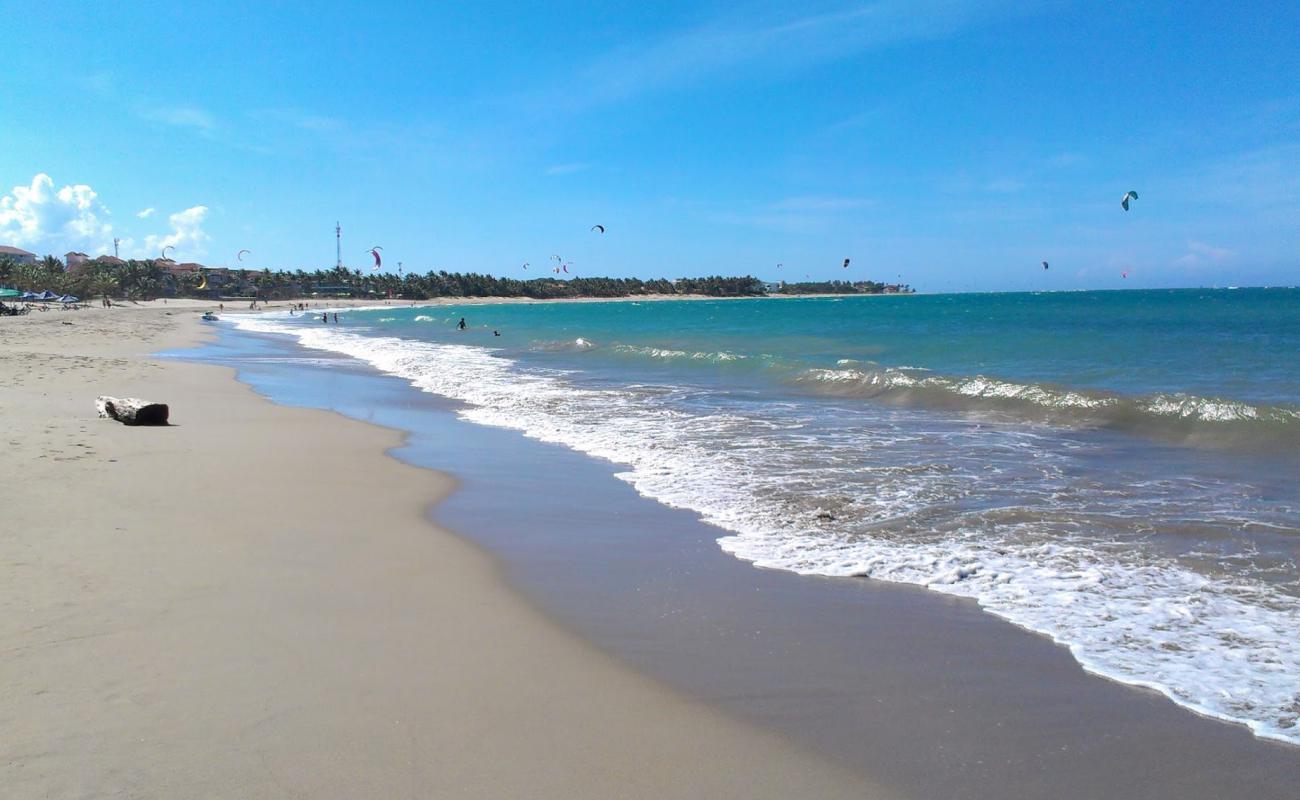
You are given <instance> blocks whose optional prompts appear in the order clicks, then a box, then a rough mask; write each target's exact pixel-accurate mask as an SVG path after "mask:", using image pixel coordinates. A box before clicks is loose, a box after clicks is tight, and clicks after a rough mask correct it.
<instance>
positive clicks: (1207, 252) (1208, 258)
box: [1174, 241, 1237, 267]
mask: <svg viewBox="0 0 1300 800" xmlns="http://www.w3.org/2000/svg"><path fill="white" fill-rule="evenodd" d="M1235 255H1237V254H1236V253H1235V252H1233V251H1232V250H1229V249H1228V248H1226V247H1215V246H1214V245H1212V244H1206V243H1205V242H1197V241H1191V242H1188V243H1187V252H1186V253H1184V254H1183V255H1181V256H1179V257H1178V258H1176V259H1174V263H1175V264H1178V265H1179V266H1182V267H1201V266H1208V265H1210V264H1221V263H1223V262H1224V261H1227V260H1229V259H1231V258H1232V257H1233V256H1235Z"/></svg>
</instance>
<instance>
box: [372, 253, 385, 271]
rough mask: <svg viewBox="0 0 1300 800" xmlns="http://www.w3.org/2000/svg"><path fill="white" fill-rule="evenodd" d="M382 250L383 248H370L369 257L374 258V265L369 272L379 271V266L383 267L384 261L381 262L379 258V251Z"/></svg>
mask: <svg viewBox="0 0 1300 800" xmlns="http://www.w3.org/2000/svg"><path fill="white" fill-rule="evenodd" d="M383 249H384V248H382V247H372V248H370V255H372V256H374V257H375V265H374V266H373V267H371V268H370V270H371V272H373V271H375V270H377V269H379V268H380V267H381V266H383V265H384V260H383V259H382V258H380V257H379V251H380V250H383Z"/></svg>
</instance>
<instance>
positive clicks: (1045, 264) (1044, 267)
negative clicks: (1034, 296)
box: [899, 261, 1047, 278]
mask: <svg viewBox="0 0 1300 800" xmlns="http://www.w3.org/2000/svg"><path fill="white" fill-rule="evenodd" d="M1043 269H1047V262H1046V261H1044V262H1043ZM899 277H900V278H901V277H903V276H902V275H900V276H899Z"/></svg>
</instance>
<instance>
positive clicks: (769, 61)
mask: <svg viewBox="0 0 1300 800" xmlns="http://www.w3.org/2000/svg"><path fill="white" fill-rule="evenodd" d="M1014 9H1015V6H1014V4H1010V3H1005V2H1003V0H992V1H986V2H978V1H977V0H875V1H874V2H868V3H858V4H854V5H850V6H848V7H842V8H839V9H837V10H833V11H830V12H821V13H817V12H814V13H806V12H805V13H802V14H789V13H786V14H781V13H762V12H757V13H754V12H750V13H746V14H733V15H730V16H727V17H724V18H720V19H716V20H714V21H712V22H710V23H706V24H703V25H700V26H697V27H694V28H689V29H685V30H679V31H676V32H674V33H672V34H669V35H667V36H665V37H663V38H660V39H658V40H655V41H651V42H638V43H630V44H627V45H624V46H622V47H620V48H618V49H616V50H614V51H612V52H610V53H608V54H607V55H605V56H604V57H602V58H599V59H597V60H596V61H594V62H591V63H589V64H586V65H585V66H583V67H581V68H579V70H578V73H577V78H578V79H577V80H573V79H572V77H573V76H570V78H569V79H566V80H565V81H564V85H563V86H561V87H554V88H552V90H550V91H548V92H546V93H544V94H543V96H542V97H541V98H540V99H541V100H542V102H543V104H546V105H557V104H558V105H561V106H567V107H575V106H576V107H581V106H589V105H595V104H600V103H607V102H614V101H618V100H623V99H626V98H629V97H632V96H634V95H638V94H641V93H643V92H647V91H653V90H658V89H666V88H679V87H683V86H697V85H699V84H700V82H701V81H704V80H708V79H710V78H724V79H725V78H726V77H728V76H730V75H734V74H735V73H738V72H741V71H745V70H753V69H758V70H762V71H765V72H770V73H780V72H785V71H789V70H792V69H801V68H806V67H809V66H813V65H816V64H821V63H826V62H828V61H833V60H836V59H839V58H844V57H847V56H851V55H853V54H856V53H860V52H864V51H868V50H873V49H880V48H884V47H888V46H890V45H893V44H897V43H900V42H908V41H916V40H924V39H934V38H940V37H943V36H946V35H949V34H951V33H953V32H954V31H957V30H959V29H961V28H963V27H966V26H969V25H972V24H975V23H977V22H979V21H980V20H982V19H985V18H988V17H991V16H996V15H999V14H1002V13H1005V12H1007V11H1014ZM575 86H577V87H581V88H580V89H579V90H578V91H575V88H574V87H575Z"/></svg>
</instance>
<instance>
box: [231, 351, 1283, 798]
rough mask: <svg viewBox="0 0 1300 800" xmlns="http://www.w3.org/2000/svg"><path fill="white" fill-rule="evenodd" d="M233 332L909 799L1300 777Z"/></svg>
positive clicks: (979, 635)
mask: <svg viewBox="0 0 1300 800" xmlns="http://www.w3.org/2000/svg"><path fill="white" fill-rule="evenodd" d="M222 338H223V341H225V343H226V344H227V345H229V347H228V348H227V349H226V352H225V355H224V356H222V357H218V358H216V359H215V360H217V361H218V362H221V361H223V359H228V360H226V361H225V363H236V364H242V365H243V367H242V368H241V373H242V374H241V380H244V381H246V382H249V383H251V384H252V385H254V386H257V387H259V392H261V393H263V394H265V395H267V396H269V397H272V398H274V399H275V400H276V402H280V403H285V404H288V405H305V406H308V407H316V408H330V409H333V410H335V411H339V412H340V413H344V414H346V415H348V416H351V417H353V418H355V419H367V420H376V421H380V422H382V423H383V424H386V425H389V426H392V427H396V428H399V429H403V430H407V431H410V436H411V442H410V443H409V444H408V446H407V447H404V448H402V450H401V451H400V452H398V453H395V454H394V455H396V456H397V457H398V458H401V459H402V460H404V461H407V462H409V463H415V464H420V465H423V466H426V467H435V468H436V467H438V466H441V465H444V464H455V465H456V474H457V477H458V479H460V480H461V481H462V486H461V489H460V490H459V491H457V492H456V493H455V494H454V495H453V496H452V497H450V498H449V499H448V500H447V502H446V503H444V504H442V505H440V506H438V508H437V510H436V514H435V518H436V520H437V521H445V522H446V523H448V524H449V525H450V527H451V528H453V529H454V530H458V531H462V532H464V535H466V536H468V537H470V538H471V539H472V540H473V541H476V542H479V543H480V544H482V545H483V546H485V547H487V548H488V549H489V550H490V551H492V552H494V553H496V554H497V555H498V557H499V558H500V560H501V562H502V563H503V565H504V566H506V567H507V568H508V577H509V581H510V583H511V584H512V585H514V586H516V587H519V588H520V589H521V590H523V591H524V593H525V594H526V596H528V597H529V598H530V600H531V601H532V602H534V603H535V604H537V605H538V606H540V607H541V608H543V609H544V610H546V612H547V613H548V614H549V615H550V616H551V617H552V618H554V619H557V620H559V621H561V622H562V623H564V624H565V625H566V627H568V628H569V629H571V630H574V631H577V632H578V633H579V634H580V635H581V636H582V637H583V638H584V639H586V640H589V641H593V642H595V643H597V644H598V645H599V646H601V648H602V649H604V650H605V651H607V652H610V653H613V654H615V655H616V656H618V657H619V658H620V659H621V660H622V661H624V662H625V663H630V664H632V665H634V666H635V667H636V668H637V669H639V670H641V671H643V672H646V673H648V674H651V675H653V676H656V677H657V678H660V679H661V680H664V681H666V682H667V683H669V684H670V685H673V686H676V687H678V688H680V689H682V690H684V691H685V692H686V693H687V694H688V695H690V696H693V697H699V698H702V699H703V700H704V701H705V702H706V703H708V704H710V705H714V706H719V707H722V708H724V709H725V710H727V711H729V712H732V713H735V714H737V715H740V716H743V717H747V718H750V719H753V720H756V721H757V722H759V724H761V725H763V727H765V728H770V729H775V730H778V731H780V732H783V733H785V734H787V735H789V736H791V737H792V738H796V739H798V740H800V741H803V742H807V743H809V744H810V745H811V746H812V747H813V748H814V749H815V750H816V751H818V752H822V753H826V754H828V755H832V756H834V757H836V758H838V759H840V760H841V761H842V762H843V763H846V764H848V765H850V766H851V768H856V769H865V770H866V771H867V773H868V774H871V775H874V776H878V777H883V778H885V779H886V781H887V782H888V783H889V784H890V785H892V786H896V787H898V788H900V789H901V790H902V791H904V792H905V793H906V794H908V795H909V796H920V797H925V796H951V795H954V794H961V796H965V797H971V798H983V797H989V798H992V797H1005V796H1037V795H1039V794H1042V793H1044V792H1046V791H1048V787H1049V786H1051V785H1052V783H1053V782H1060V783H1062V784H1064V785H1067V786H1069V787H1071V789H1070V790H1069V791H1066V790H1064V789H1061V788H1058V789H1057V790H1056V794H1057V795H1058V796H1061V797H1091V796H1099V795H1108V796H1124V795H1125V794H1126V793H1135V794H1141V795H1142V796H1148V797H1181V798H1185V799H1190V798H1207V800H1208V798H1212V797H1221V796H1225V795H1224V794H1223V793H1224V792H1225V791H1228V787H1231V786H1236V787H1238V788H1239V789H1244V787H1249V788H1250V791H1251V792H1252V793H1253V794H1254V796H1257V797H1279V798H1281V797H1286V796H1289V795H1288V794H1286V792H1285V791H1283V790H1281V789H1280V787H1284V786H1287V785H1289V784H1288V783H1287V781H1288V777H1287V776H1295V775H1300V753H1297V752H1295V751H1294V748H1291V747H1289V746H1288V745H1285V744H1282V743H1277V742H1270V741H1267V740H1261V739H1258V738H1256V737H1255V736H1254V735H1252V733H1251V732H1250V731H1248V730H1247V729H1246V728H1245V727H1244V726H1240V725H1230V724H1224V723H1222V722H1219V721H1217V720H1211V719H1207V718H1204V717H1201V716H1199V715H1197V714H1195V713H1194V712H1192V711H1190V710H1188V709H1186V708H1182V707H1179V706H1176V705H1174V704H1173V703H1171V702H1170V701H1169V700H1168V699H1167V698H1165V697H1164V696H1162V695H1160V694H1158V693H1156V692H1154V691H1148V690H1143V689H1135V688H1133V687H1131V686H1125V685H1122V684H1119V683H1116V682H1114V681H1112V680H1109V679H1106V678H1103V677H1100V676H1097V675H1095V674H1089V673H1086V672H1085V671H1084V669H1083V668H1082V666H1081V665H1080V664H1079V663H1078V662H1077V661H1076V660H1075V659H1074V658H1073V656H1072V655H1071V654H1070V653H1069V652H1068V651H1067V650H1066V649H1065V648H1063V647H1061V646H1059V645H1057V644H1055V643H1053V642H1052V641H1051V640H1050V639H1047V638H1046V637H1044V636H1042V635H1040V634H1036V633H1033V632H1032V631H1030V630H1028V629H1025V628H1022V627H1018V626H1016V625H1014V624H1012V623H1010V622H1007V621H1005V620H1002V619H999V618H997V617H995V616H993V615H991V614H989V613H987V612H985V611H983V610H981V609H980V608H979V607H978V606H977V605H976V604H975V603H973V602H971V601H969V600H965V599H958V598H952V597H947V596H943V595H937V594H935V593H932V592H928V591H925V590H923V589H921V588H919V587H908V586H901V585H898V584H890V583H881V582H877V581H853V580H844V579H827V578H816V577H804V576H798V575H794V574H792V573H789V572H784V571H774V570H762V569H756V568H754V567H753V566H752V565H750V564H748V563H746V562H742V561H740V560H738V559H735V558H734V557H732V556H730V555H728V554H726V553H724V552H722V551H721V549H720V548H719V547H718V545H717V541H716V539H717V537H718V535H719V533H718V530H717V529H715V528H712V527H709V526H705V525H704V524H703V523H701V522H700V520H699V519H698V517H697V515H695V514H694V513H692V512H689V511H684V510H673V509H669V508H667V507H664V506H662V505H660V504H659V503H657V502H654V501H652V500H650V499H647V498H645V497H643V496H641V495H639V494H637V492H636V491H635V490H634V489H632V488H631V487H630V486H629V485H628V484H627V483H625V482H623V481H619V480H617V479H616V477H615V476H614V473H615V472H617V471H618V470H619V467H618V465H616V464H611V463H609V462H606V461H603V460H601V459H593V458H589V457H586V456H583V455H582V454H580V453H577V452H574V451H571V450H569V449H567V448H564V447H562V446H560V445H553V444H545V443H542V442H536V441H532V440H528V439H525V438H523V437H522V436H521V435H520V434H519V433H518V432H516V431H513V430H509V429H505V428H497V427H492V426H482V425H478V424H474V423H471V422H468V421H461V420H459V419H457V415H456V414H455V409H456V404H455V403H449V402H448V401H445V400H442V399H440V398H439V397H438V396H437V395H433V394H430V393H428V392H422V391H420V390H418V389H417V388H415V387H412V386H410V385H409V384H408V382H407V381H405V380H404V379H402V378H400V377H396V376H393V375H388V374H385V373H383V372H377V371H375V370H373V369H372V368H370V367H368V366H366V365H365V364H364V362H363V361H362V362H356V361H354V360H353V359H350V358H347V357H344V356H337V355H333V354H329V353H327V351H310V350H303V349H301V348H299V347H298V346H296V345H293V344H291V343H290V342H289V341H278V337H275V336H269V335H268V336H262V335H257V334H247V333H239V332H233V331H232V332H231V335H230V337H229V339H228V338H227V337H226V336H224V335H223V337H222ZM307 353H311V357H310V358H308V359H307V360H306V361H304V362H303V363H301V364H294V363H293V361H294V360H295V359H294V356H295V354H307ZM241 354H242V355H241ZM322 358H324V359H325V360H324V361H321V359H322ZM575 485H580V486H582V487H583V501H582V503H581V504H580V505H574V504H573V503H572V502H571V497H572V487H573V486H575ZM503 496H504V497H526V498H528V500H527V502H526V503H504V504H503V503H501V502H500V498H501V497H503ZM575 522H577V523H578V524H574V523H575ZM525 531H526V534H525V533H524V532H525ZM882 719H885V720H888V724H886V725H881V724H880V720H882ZM956 753H960V754H962V757H961V758H960V759H957V760H954V759H953V758H952V757H951V756H952V754H956ZM1138 787H1140V788H1138Z"/></svg>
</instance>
